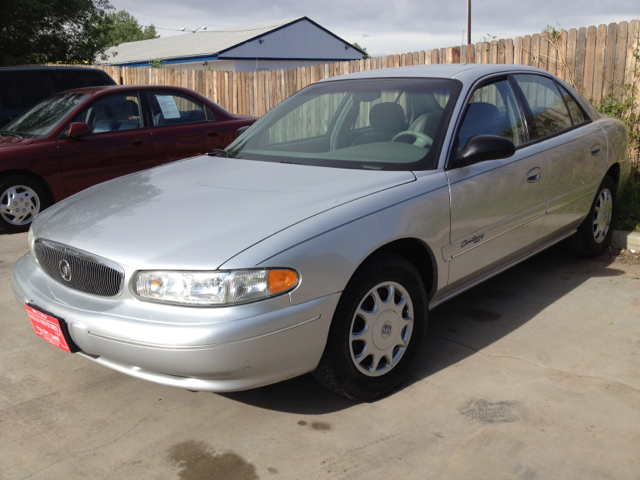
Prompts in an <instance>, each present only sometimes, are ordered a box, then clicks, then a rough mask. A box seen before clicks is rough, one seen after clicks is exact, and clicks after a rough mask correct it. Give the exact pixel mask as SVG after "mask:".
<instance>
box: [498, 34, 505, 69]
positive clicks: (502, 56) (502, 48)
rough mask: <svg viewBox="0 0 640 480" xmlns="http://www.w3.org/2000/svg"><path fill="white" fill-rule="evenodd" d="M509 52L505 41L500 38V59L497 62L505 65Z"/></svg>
mask: <svg viewBox="0 0 640 480" xmlns="http://www.w3.org/2000/svg"><path fill="white" fill-rule="evenodd" d="M506 57H507V52H506V51H505V41H504V39H503V38H501V39H500V40H498V61H497V63H498V64H500V65H504V64H505V63H506Z"/></svg>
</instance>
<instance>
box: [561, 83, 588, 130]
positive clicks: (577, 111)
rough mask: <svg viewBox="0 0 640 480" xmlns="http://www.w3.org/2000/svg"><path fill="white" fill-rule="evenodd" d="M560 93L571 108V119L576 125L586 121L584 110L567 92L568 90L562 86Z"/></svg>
mask: <svg viewBox="0 0 640 480" xmlns="http://www.w3.org/2000/svg"><path fill="white" fill-rule="evenodd" d="M560 91H561V92H562V96H563V97H564V101H565V102H566V103H567V106H568V107H569V113H571V119H572V120H573V124H574V125H578V124H580V123H582V122H584V121H585V120H586V117H585V115H584V113H583V112H582V109H581V108H580V106H579V105H578V103H577V102H576V101H575V100H574V99H573V97H572V96H571V94H569V92H567V90H566V89H565V88H564V87H562V85H561V86H560Z"/></svg>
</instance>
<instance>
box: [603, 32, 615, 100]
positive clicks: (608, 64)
mask: <svg viewBox="0 0 640 480" xmlns="http://www.w3.org/2000/svg"><path fill="white" fill-rule="evenodd" d="M617 45H618V24H617V23H610V24H609V26H608V27H607V47H606V49H605V57H604V82H603V85H602V98H603V99H608V98H609V96H610V95H611V92H612V91H613V72H614V71H615V61H616V46H617Z"/></svg>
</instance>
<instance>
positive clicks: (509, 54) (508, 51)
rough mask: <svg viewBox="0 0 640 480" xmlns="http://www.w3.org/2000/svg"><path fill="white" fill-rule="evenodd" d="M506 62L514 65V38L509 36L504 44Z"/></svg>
mask: <svg viewBox="0 0 640 480" xmlns="http://www.w3.org/2000/svg"><path fill="white" fill-rule="evenodd" d="M504 49H505V51H504V63H506V64H507V65H513V39H512V38H508V39H507V40H506V41H505V44H504Z"/></svg>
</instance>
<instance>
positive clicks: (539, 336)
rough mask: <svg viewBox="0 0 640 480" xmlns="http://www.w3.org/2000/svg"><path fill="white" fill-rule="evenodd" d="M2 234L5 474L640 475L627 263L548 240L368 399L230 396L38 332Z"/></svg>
mask: <svg viewBox="0 0 640 480" xmlns="http://www.w3.org/2000/svg"><path fill="white" fill-rule="evenodd" d="M26 250H27V248H26V234H23V235H12V236H7V235H2V236H0V286H1V287H2V288H0V327H1V328H2V330H1V335H0V478H1V479H26V478H29V479H34V480H35V479H58V478H64V479H76V478H78V479H112V478H114V479H120V478H136V479H138V478H140V479H142V478H145V479H146V478H152V479H225V480H232V479H242V480H244V479H258V478H260V479H274V480H275V479H362V478H367V479H462V478H465V479H466V478H469V479H523V480H525V479H526V480H532V479H564V480H569V479H574V478H575V479H577V478H581V479H584V478H588V479H600V478H602V479H605V478H607V479H634V480H638V479H640V280H639V278H640V266H638V265H637V264H632V263H633V262H620V261H617V260H616V259H614V258H613V257H612V256H611V257H609V259H608V260H607V259H596V260H581V259H576V258H574V257H571V256H569V255H566V254H564V253H562V252H561V251H559V250H553V251H549V252H545V253H543V254H541V255H539V256H537V257H535V258H533V259H530V260H529V261H527V262H525V263H523V264H521V265H519V266H517V267H515V268H513V269H511V270H510V271H508V272H506V273H503V274H501V275H500V276H498V277H496V278H494V279H492V280H490V281H489V282H486V283H485V284H483V285H481V286H479V287H477V288H475V289H473V290H472V291H469V292H468V293H466V294H463V295H461V296H460V297H458V298H456V299H454V300H452V301H450V302H448V303H447V304H445V305H442V306H441V307H439V308H437V309H436V310H435V311H433V312H432V314H431V318H430V325H429V336H428V338H427V340H426V342H425V344H424V346H423V350H422V353H421V355H420V357H419V359H418V362H417V365H416V368H415V369H414V371H413V373H412V375H411V378H410V380H409V381H408V382H407V383H406V384H405V385H404V386H403V387H402V388H401V389H400V390H399V391H397V392H395V393H393V394H392V395H390V396H388V397H387V398H384V399H382V400H379V401H377V402H375V403H371V404H357V403H354V402H351V401H348V400H346V399H342V398H340V397H337V396H335V395H333V394H331V393H329V392H326V391H324V390H323V389H322V388H321V387H320V386H318V385H317V384H316V383H315V382H314V381H313V379H312V378H311V377H310V376H309V375H306V376H303V377H299V378H297V379H293V380H290V381H287V382H283V383H280V384H276V385H272V386H269V387H264V388H260V389H257V390H252V391H247V392H240V393H234V394H224V395H217V394H211V393H190V392H186V391H182V390H177V389H173V388H169V387H163V386H159V385H154V384H151V383H147V382H144V381H141V380H136V379H133V378H129V377H127V376H125V375H122V374H119V373H116V372H112V371H110V370H107V369H105V368H102V367H100V366H98V365H95V364H93V363H91V362H88V361H85V360H84V359H82V358H80V357H77V356H75V355H70V354H67V353H64V352H63V351H61V350H58V349H56V348H55V347H53V346H51V345H49V344H47V343H46V342H45V341H44V340H42V339H40V338H39V337H37V336H36V335H35V334H34V333H33V330H32V328H31V325H30V323H29V321H28V319H27V316H26V314H25V312H24V309H23V307H22V306H21V305H20V304H18V303H17V302H16V300H15V297H14V296H13V292H12V290H11V286H10V270H11V267H12V265H13V263H14V262H15V261H16V260H17V259H18V258H19V257H20V256H21V255H22V254H24V253H25V252H26Z"/></svg>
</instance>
